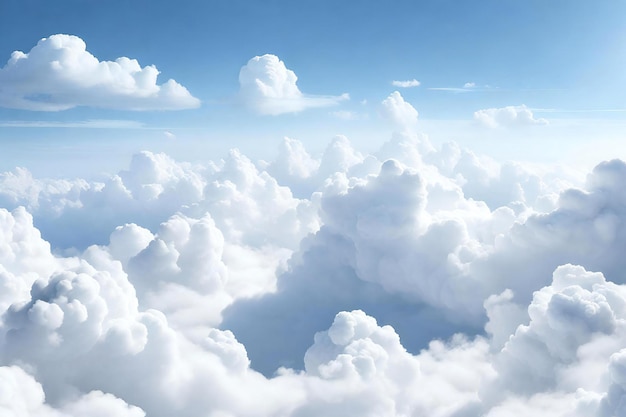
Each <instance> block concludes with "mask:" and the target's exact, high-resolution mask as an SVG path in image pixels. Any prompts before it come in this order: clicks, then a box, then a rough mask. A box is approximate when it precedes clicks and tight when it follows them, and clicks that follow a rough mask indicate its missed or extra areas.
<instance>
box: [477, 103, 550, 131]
mask: <svg viewBox="0 0 626 417" xmlns="http://www.w3.org/2000/svg"><path fill="white" fill-rule="evenodd" d="M474 120H476V121H477V122H479V123H481V124H482V125H484V126H487V127H491V128H495V127H512V126H529V125H546V124H548V121H547V120H546V119H536V118H535V116H534V114H533V112H532V111H531V109H529V108H528V107H526V106H525V105H523V104H522V105H521V106H506V107H501V108H492V109H484V110H478V111H476V112H474Z"/></svg>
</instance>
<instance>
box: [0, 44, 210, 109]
mask: <svg viewBox="0 0 626 417" xmlns="http://www.w3.org/2000/svg"><path fill="white" fill-rule="evenodd" d="M158 74H159V71H158V70H157V69H156V67H155V66H153V65H151V66H146V67H143V68H142V67H141V66H140V65H139V63H138V62H137V60H135V59H130V58H126V57H121V58H118V59H116V60H115V61H99V60H98V59H97V58H96V57H94V56H93V55H92V54H91V53H89V52H88V51H87V50H86V45H85V42H84V41H83V40H82V39H81V38H79V37H77V36H71V35H52V36H50V37H49V38H43V39H41V40H40V41H39V42H38V43H37V45H36V46H34V47H33V48H32V49H31V50H30V52H28V53H24V52H21V51H15V52H13V53H12V54H11V58H10V59H9V61H8V62H7V64H6V65H5V66H4V67H3V68H2V69H0V106H2V107H9V108H17V109H25V110H40V111H58V110H66V109H70V108H73V107H77V106H90V107H104V108H113V109H129V110H178V109H188V108H195V107H198V106H199V105H200V101H199V100H198V99H196V98H195V97H193V96H192V95H191V94H190V93H189V91H187V89H186V88H185V87H183V86H182V85H180V84H178V83H177V82H176V81H174V80H168V81H167V82H165V83H163V84H157V76H158Z"/></svg>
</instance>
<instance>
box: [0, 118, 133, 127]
mask: <svg viewBox="0 0 626 417" xmlns="http://www.w3.org/2000/svg"><path fill="white" fill-rule="evenodd" d="M0 127H32V128H42V127H55V128H80V129H141V128H143V127H145V125H144V124H143V123H141V122H137V121H134V120H102V119H101V120H85V121H80V122H50V121H8V122H0Z"/></svg>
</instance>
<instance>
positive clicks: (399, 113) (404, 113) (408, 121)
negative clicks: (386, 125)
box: [380, 91, 417, 129]
mask: <svg viewBox="0 0 626 417" xmlns="http://www.w3.org/2000/svg"><path fill="white" fill-rule="evenodd" d="M380 113H381V115H382V116H383V118H385V119H387V120H388V121H390V122H391V123H393V124H394V125H395V126H397V127H399V128H402V129H408V128H410V127H413V126H414V125H415V124H416V123H417V110H415V108H414V107H413V106H411V104H410V103H407V102H406V101H404V97H402V95H401V94H400V93H399V92H398V91H394V92H393V93H391V94H390V95H389V97H387V98H386V99H384V100H383V101H382V103H381V109H380Z"/></svg>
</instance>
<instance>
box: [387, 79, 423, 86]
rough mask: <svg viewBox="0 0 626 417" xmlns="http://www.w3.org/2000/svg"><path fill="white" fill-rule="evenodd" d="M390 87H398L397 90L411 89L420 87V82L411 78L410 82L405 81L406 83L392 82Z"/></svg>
mask: <svg viewBox="0 0 626 417" xmlns="http://www.w3.org/2000/svg"><path fill="white" fill-rule="evenodd" d="M391 85H393V86H394V87H399V88H412V87H418V86H419V85H420V82H419V81H417V80H416V79H415V78H413V79H412V80H406V81H396V80H394V81H392V82H391Z"/></svg>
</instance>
